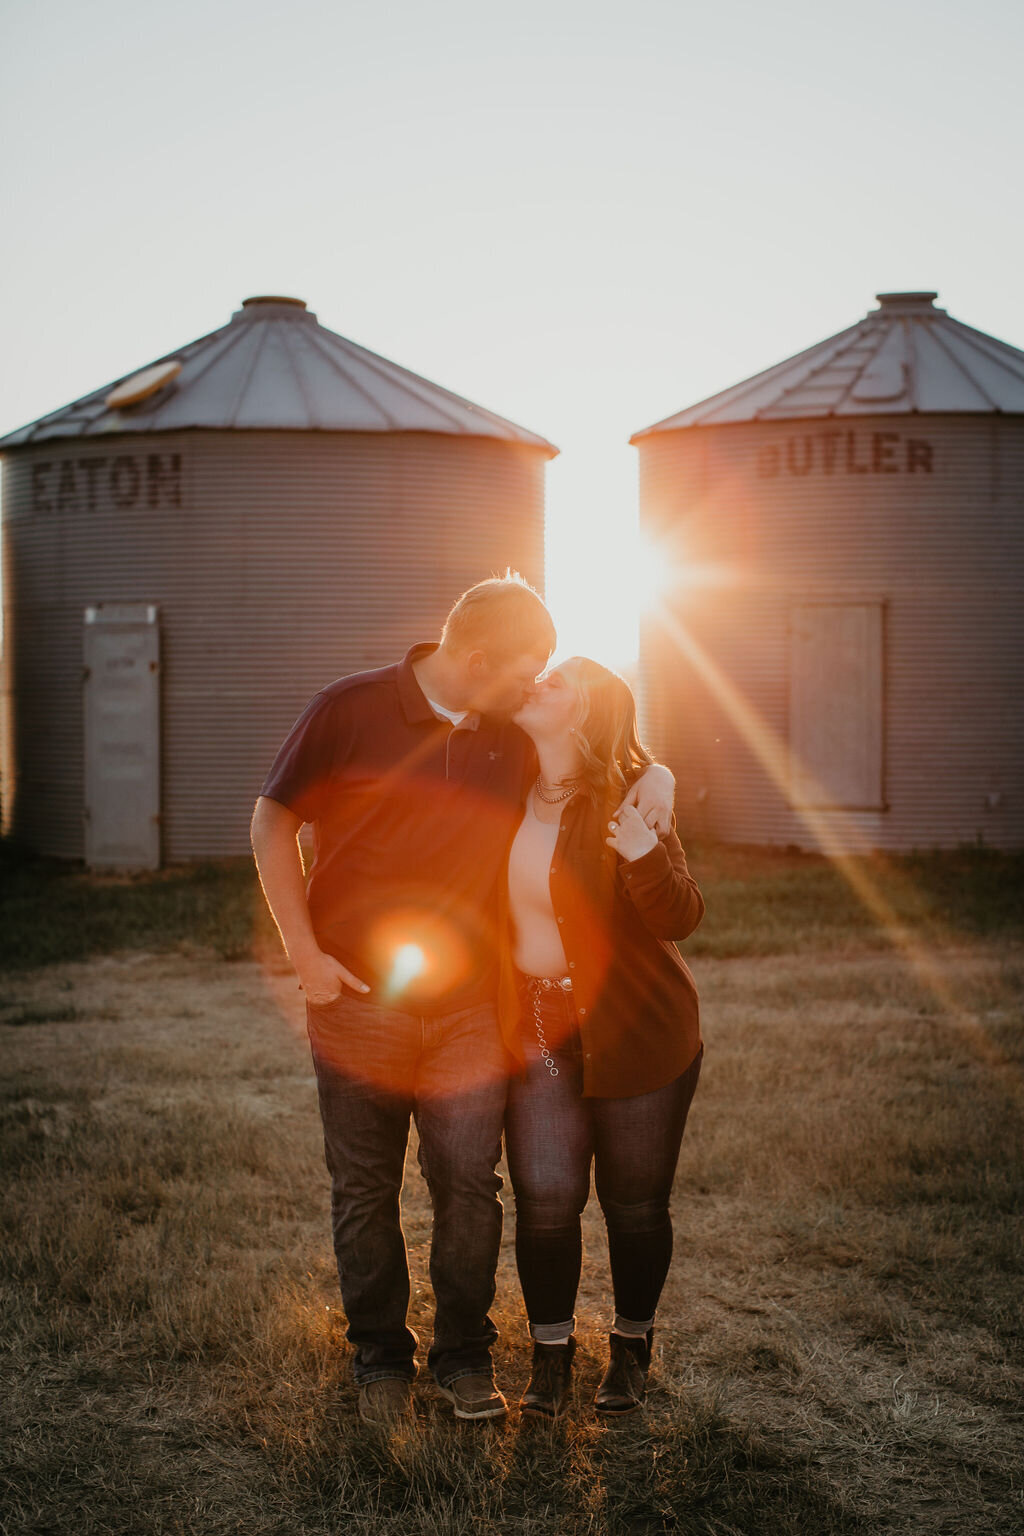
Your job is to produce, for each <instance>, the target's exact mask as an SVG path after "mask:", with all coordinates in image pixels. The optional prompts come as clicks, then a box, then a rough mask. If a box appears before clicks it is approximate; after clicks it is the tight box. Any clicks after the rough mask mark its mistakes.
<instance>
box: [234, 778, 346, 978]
mask: <svg viewBox="0 0 1024 1536" xmlns="http://www.w3.org/2000/svg"><path fill="white" fill-rule="evenodd" d="M301 826H302V818H301V817H300V816H296V814H295V812H294V811H290V810H289V809H288V807H287V806H286V805H281V804H280V803H279V802H278V801H277V800H271V799H269V797H268V796H266V795H261V796H260V798H259V799H258V800H257V801H256V809H255V810H254V811H253V815H252V827H251V829H250V831H251V836H252V851H253V854H254V855H255V858H256V868H257V869H258V871H259V876H260V884H261V885H262V887H263V894H264V896H265V897H266V898H267V906H268V907H269V908H270V913H271V916H272V917H273V919H274V922H275V923H276V924H277V927H278V931H279V932H280V934H281V940H282V942H283V944H284V947H285V950H286V951H287V954H288V958H289V960H290V961H291V962H292V965H293V966H294V967H295V974H296V975H297V976H298V978H299V985H300V987H301V988H302V990H303V991H304V992H305V994H306V997H307V999H308V1001H309V1002H311V1003H314V1004H321V1005H322V1004H324V1003H331V1002H333V1001H334V999H335V998H336V997H339V996H340V994H341V989H342V985H344V986H346V987H351V988H352V990H353V991H354V992H369V990H370V989H369V987H368V986H367V985H366V983H365V982H364V981H360V980H359V978H358V976H353V975H352V972H351V971H348V970H346V969H345V967H344V966H343V965H342V964H341V961H340V960H335V958H334V956H333V955H326V954H324V952H323V950H322V949H321V948H320V946H319V944H318V943H317V941H316V934H315V933H314V932H313V921H312V919H311V917H310V915H309V903H308V901H307V900H306V882H305V878H304V876H303V872H302V855H301V853H300V852H299V842H298V838H299V828H300V827H301Z"/></svg>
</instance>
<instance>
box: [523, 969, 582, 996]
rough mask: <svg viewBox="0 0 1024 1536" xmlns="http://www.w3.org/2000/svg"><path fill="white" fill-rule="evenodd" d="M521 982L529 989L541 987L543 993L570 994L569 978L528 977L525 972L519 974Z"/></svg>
mask: <svg viewBox="0 0 1024 1536" xmlns="http://www.w3.org/2000/svg"><path fill="white" fill-rule="evenodd" d="M519 975H520V978H521V980H523V981H524V982H526V984H527V985H528V986H531V987H543V989H544V991H545V992H558V991H560V992H571V991H572V977H571V976H528V975H527V974H526V972H525V971H520V972H519Z"/></svg>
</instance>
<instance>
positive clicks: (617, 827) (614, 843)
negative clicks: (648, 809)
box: [605, 803, 658, 864]
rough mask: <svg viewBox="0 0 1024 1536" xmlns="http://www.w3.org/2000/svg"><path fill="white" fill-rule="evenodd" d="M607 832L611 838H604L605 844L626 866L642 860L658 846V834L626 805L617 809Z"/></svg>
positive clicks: (636, 812) (633, 808) (632, 807)
mask: <svg viewBox="0 0 1024 1536" xmlns="http://www.w3.org/2000/svg"><path fill="white" fill-rule="evenodd" d="M608 830H609V832H610V833H611V836H610V837H606V838H605V842H606V843H607V844H608V846H609V848H614V849H615V852H616V853H617V854H618V855H619V857H620V858H621V859H625V861H626V863H627V864H631V863H632V862H633V860H634V859H642V858H643V856H644V854H645V853H650V851H651V849H652V848H656V847H657V844H658V834H657V833H656V832H655V831H654V829H653V828H652V827H649V826H648V825H647V823H646V822H645V821H644V819H643V817H642V816H641V815H640V812H639V811H638V810H637V809H636V807H635V806H632V805H629V804H628V803H627V804H625V805H622V806H620V807H619V809H618V811H617V812H616V813H615V820H614V821H610V822H609V823H608Z"/></svg>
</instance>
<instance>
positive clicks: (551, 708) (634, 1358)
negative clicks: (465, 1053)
mask: <svg viewBox="0 0 1024 1536" xmlns="http://www.w3.org/2000/svg"><path fill="white" fill-rule="evenodd" d="M514 718H515V720H516V723H517V724H518V725H520V726H521V727H522V729H523V730H524V731H525V732H526V733H527V735H529V736H530V737H531V738H532V740H533V742H534V745H535V746H536V749H537V759H538V767H539V772H538V774H537V778H536V781H535V783H534V784H533V786H532V788H531V790H530V792H529V794H528V796H527V802H526V807H525V811H524V815H523V820H522V822H521V824H520V827H519V830H518V832H517V833H516V836H515V840H514V842H513V844H512V848H511V852H510V856H509V869H508V906H509V924H508V944H507V953H506V956H505V964H504V966H503V975H502V985H501V1016H502V1028H503V1031H504V1034H505V1042H506V1045H507V1046H508V1048H509V1050H510V1051H511V1052H512V1054H513V1056H514V1057H515V1059H516V1061H517V1062H518V1065H519V1071H518V1074H514V1075H513V1078H512V1082H511V1087H510V1093H509V1103H508V1110H507V1116H506V1144H507V1154H508V1165H509V1171H510V1173H511V1176H512V1184H513V1187H514V1189H515V1197H516V1262H517V1264H518V1268H519V1277H520V1281H521V1284H522V1288H523V1296H524V1298H525V1301H526V1309H527V1314H528V1316H529V1320H530V1332H531V1336H532V1338H533V1371H532V1376H531V1380H530V1385H529V1387H528V1388H527V1391H526V1393H525V1395H524V1396H523V1399H522V1401H521V1403H520V1407H521V1408H522V1410H523V1412H524V1413H528V1414H536V1415H541V1416H544V1417H547V1418H555V1417H557V1416H558V1414H559V1413H560V1412H561V1411H562V1410H563V1408H564V1406H565V1403H566V1400H567V1396H568V1391H569V1384H570V1377H571V1369H572V1357H573V1350H574V1347H575V1344H574V1339H573V1329H574V1325H575V1319H574V1316H573V1309H574V1305H575V1299H576V1291H577V1287H578V1285H579V1278H580V1262H581V1254H582V1244H581V1234H580V1216H581V1214H582V1211H583V1208H584V1206H585V1205H586V1203H587V1198H588V1195H589V1193H590V1169H591V1163H592V1162H593V1164H594V1165H595V1175H596V1187H597V1194H598V1199H599V1200H600V1202H601V1208H602V1211H603V1213H604V1217H605V1222H606V1224H607V1228H608V1250H609V1258H610V1261H611V1274H612V1287H613V1291H614V1297H615V1318H614V1322H613V1325H612V1329H611V1332H610V1335H609V1363H608V1368H607V1370H606V1371H605V1374H604V1378H603V1380H602V1382H601V1385H600V1387H599V1388H598V1391H597V1397H596V1406H597V1409H598V1411H599V1412H601V1413H605V1414H621V1413H628V1412H630V1411H631V1410H633V1409H636V1408H639V1407H640V1405H641V1403H642V1401H643V1398H644V1391H645V1384H646V1378H647V1369H648V1365H649V1363H650V1358H651V1339H652V1334H653V1328H654V1314H655V1310H656V1307H657V1303H658V1298H659V1296H660V1294H661V1289H662V1286H663V1284H664V1281H665V1277H666V1275H667V1273H668V1267H669V1262H670V1259H671V1254H672V1224H671V1219H670V1216H669V1208H668V1201H669V1195H670V1193H671V1189H672V1180H673V1176H674V1174H675V1168H676V1162H677V1159H678V1156H679V1146H680V1142H681V1141H682V1136H683V1129H684V1127H685V1125H686V1116H687V1112H688V1110H689V1107H690V1101H691V1100H692V1098H693V1094H694V1090H695V1089H696V1086H697V1078H698V1076H699V1074H700V1063H701V1054H702V1049H703V1048H702V1045H701V1039H700V1027H699V1023H698V1012H697V991H696V988H695V986H694V984H693V979H692V977H691V976H690V973H689V971H688V970H687V968H686V966H685V965H684V964H683V962H682V960H681V959H680V958H679V954H678V952H677V950H676V949H675V947H674V945H673V944H672V943H671V942H670V941H671V940H672V939H676V938H685V937H686V935H687V934H689V933H692V932H693V930H694V929H695V928H696V927H697V924H698V923H699V922H700V920H701V917H702V915H703V912H704V902H703V900H702V898H701V895H700V892H699V891H698V889H697V886H696V885H695V883H694V881H693V880H692V879H691V877H690V875H689V873H688V872H687V868H686V860H685V858H684V856H683V850H682V848H681V847H680V845H679V841H678V839H677V837H676V836H675V833H674V832H673V833H669V834H668V835H667V836H663V837H661V838H660V839H659V838H658V837H657V836H656V834H655V833H654V832H653V831H651V829H650V828H649V827H648V826H647V825H646V824H645V822H644V821H643V820H642V819H641V817H640V816H639V814H638V813H637V811H636V810H635V809H633V808H632V807H626V808H624V809H623V810H622V812H621V814H620V815H619V816H618V818H617V819H616V818H615V817H614V808H615V807H616V806H618V805H619V803H620V802H621V800H622V797H623V794H624V792H625V791H626V789H627V788H628V787H629V785H630V784H631V783H632V781H633V779H634V778H636V776H637V775H638V774H639V773H641V772H642V771H643V769H644V767H645V766H646V765H647V764H649V763H650V762H651V760H652V759H651V756H650V754H649V753H648V752H647V751H646V749H645V748H644V747H643V746H642V744H641V743H640V740H639V738H638V736H637V730H636V706H635V703H634V699H633V695H632V693H631V692H630V690H629V688H628V687H627V685H626V684H625V683H624V682H623V681H622V679H621V678H620V677H617V676H616V675H615V674H614V673H613V672H609V671H608V670H607V669H606V668H605V667H602V666H599V665H598V663H596V662H593V661H589V660H586V659H583V658H580V657H574V658H573V659H572V660H571V661H567V662H565V663H563V664H562V665H561V666H560V667H556V668H554V669H553V670H552V671H550V672H548V673H547V674H546V675H545V676H544V677H543V678H541V679H540V681H539V682H538V683H537V685H536V687H535V690H534V692H533V694H532V695H531V697H530V698H529V699H528V701H527V702H526V703H525V704H524V705H523V706H522V708H521V709H520V710H519V711H518V713H517V714H516V715H515V717H514Z"/></svg>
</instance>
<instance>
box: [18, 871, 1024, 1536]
mask: <svg viewBox="0 0 1024 1536" xmlns="http://www.w3.org/2000/svg"><path fill="white" fill-rule="evenodd" d="M5 857H6V865H5V868H4V870H3V871H2V873H3V874H4V875H5V876H9V878H7V879H5V882H4V890H5V899H4V901H3V905H2V907H0V921H2V928H3V940H4V943H5V945H6V947H7V954H6V975H5V978H4V980H3V981H2V982H0V1047H2V1050H3V1053H4V1055H3V1059H4V1063H5V1071H4V1076H3V1084H2V1089H0V1093H2V1102H0V1115H2V1126H3V1131H2V1135H3V1166H4V1172H5V1180H4V1190H3V1197H2V1207H0V1210H2V1253H3V1258H2V1261H0V1262H2V1268H0V1276H2V1279H0V1284H2V1293H3V1294H2V1298H0V1307H2V1310H0V1316H2V1319H3V1321H2V1325H0V1326H2V1329H3V1334H4V1358H3V1372H4V1380H3V1383H2V1391H0V1510H2V1512H0V1529H2V1530H3V1531H4V1532H5V1533H11V1536H14V1533H18V1536H22V1533H29V1532H33V1533H50V1532H54V1533H56V1532H65V1531H73V1532H75V1533H76V1536H93V1533H97V1536H98V1533H125V1536H128V1533H149V1532H153V1533H160V1536H165V1533H166V1536H171V1533H190V1536H191V1533H202V1536H205V1533H216V1536H220V1533H225V1536H226V1533H231V1532H243V1531H244V1532H246V1533H247V1536H321V1533H324V1536H326V1533H328V1532H331V1533H335V1532H342V1533H352V1536H371V1533H378V1532H380V1533H387V1536H456V1533H463V1532H464V1533H467V1536H469V1533H472V1536H492V1533H493V1536H497V1533H501V1536H520V1533H522V1536H555V1533H559V1536H583V1533H605V1532H607V1533H612V1536H617V1533H623V1536H624V1533H627V1532H641V1533H655V1532H686V1533H690V1532H693V1533H698V1536H705V1533H706V1536H735V1533H769V1536H771V1533H776V1532H778V1533H797V1532H799V1533H800V1536H819V1533H820V1536H829V1533H837V1536H838V1533H843V1536H846V1533H854V1532H857V1533H865V1536H874V1533H890V1532H892V1533H897V1532H915V1533H917V1532H922V1533H925V1532H926V1533H947V1532H948V1533H949V1536H954V1533H955V1536H961V1533H979V1536H981V1533H985V1536H1003V1533H1006V1536H1010V1533H1013V1536H1018V1533H1019V1531H1020V1530H1021V1527H1022V1525H1024V1478H1022V1474H1021V1470H1020V1463H1021V1454H1020V1452H1021V1445H1022V1441H1024V1433H1022V1432H1024V1412H1022V1400H1024V1390H1022V1389H1024V1371H1022V1347H1021V1346H1022V1340H1021V1292H1022V1286H1021V1274H1022V1269H1024V1265H1022V1257H1024V1254H1022V1224H1021V1215H1022V1206H1024V1199H1022V1195H1024V1092H1022V1065H1024V1028H1022V1018H1021V996H1022V991H1024V987H1022V983H1024V933H1022V931H1021V909H1022V902H1021V864H1022V861H1021V860H1018V859H1008V858H1000V857H999V856H997V855H992V854H986V853H984V852H982V851H970V852H965V853H964V854H961V855H949V856H943V857H939V856H932V857H930V858H921V859H919V860H904V861H899V862H898V863H896V864H892V863H890V864H882V863H881V862H878V863H875V862H872V863H871V864H870V865H865V866H864V868H863V869H862V870H861V877H862V878H863V879H865V880H869V881H870V882H871V884H872V888H873V889H874V890H875V891H876V892H877V893H878V897H879V900H878V903H877V904H876V907H875V912H874V915H870V914H868V913H866V911H865V909H864V908H863V906H862V905H861V903H860V902H859V901H858V900H856V899H855V898H854V897H852V896H851V895H850V894H849V892H848V890H847V888H846V887H845V885H844V884H843V882H842V881H841V880H838V879H837V878H836V876H835V875H834V873H833V872H831V871H830V870H829V868H828V866H827V865H825V864H824V863H823V862H822V861H820V860H815V859H810V858H808V857H807V856H801V855H795V854H786V853H779V854H764V853H757V852H755V851H753V850H715V849H707V850H698V851H696V852H693V853H692V854H691V863H692V866H693V868H694V871H695V873H696V874H697V875H698V878H699V879H701V881H702V884H703V885H704V887H705V889H706V893H707V895H708V900H709V917H708V920H707V924H706V927H705V928H704V929H703V930H702V931H701V933H700V934H699V935H697V936H696V938H695V940H694V941H693V942H691V944H689V945H688V946H687V947H686V949H687V954H688V956H689V957H690V958H691V959H692V962H693V968H694V970H695V973H696V975H697V978H698V981H699V984H700V987H701V992H702V998H703V1006H704V1017H705V1033H706V1037H707V1057H706V1063H705V1070H704V1074H703V1077H702V1082H701V1086H700V1090H699V1092H698V1096H697V1100H696V1101H695V1105H694V1109H693V1112H692V1115H691V1120H690V1126H689V1129H688V1131H687V1137H686V1142H685V1144H684V1149H683V1156H682V1160H681V1164H680V1170H679V1176H678V1180H677V1185H676V1193H675V1215H676V1233H677V1238H676V1259H675V1263H674V1266H673V1270H672V1274H671V1276H670V1280H669V1285H668V1287H667V1290H666V1294H665V1297H664V1300H663V1306H662V1311H661V1316H660V1319H659V1331H658V1335H657V1339H656V1362H655V1368H654V1372H653V1376H652V1391H651V1394H650V1399H649V1405H648V1408H647V1411H646V1413H645V1414H644V1415H643V1416H642V1417H639V1416H638V1417H637V1418H636V1419H634V1420H632V1421H626V1422H622V1423H619V1424H604V1423H602V1422H599V1421H598V1420H596V1419H595V1418H594V1416H593V1415H592V1413H591V1411H590V1408H589V1402H590V1398H591V1396H592V1394H593V1389H594V1387H595V1385H596V1382H597V1379H598V1376H599V1374H600V1370H601V1367H602V1363H603V1360H602V1355H603V1329H604V1328H605V1327H606V1326H607V1318H608V1300H609V1296H608V1285H607V1278H606V1254H605V1247H604V1243H603V1238H602V1233H601V1230H600V1222H599V1220H597V1219H595V1214H594V1212H590V1213H588V1221H587V1234H586V1240H587V1254H586V1260H585V1267H584V1283H583V1291H582V1295H581V1298H580V1305H579V1308H578V1311H579V1318H580V1325H581V1333H580V1340H581V1348H580V1354H579V1356H578V1359H579V1361H580V1369H579V1372H578V1378H579V1381H578V1396H577V1400H576V1401H575V1403H574V1406H573V1410H572V1412H571V1414H570V1415H569V1417H568V1418H567V1419H566V1420H565V1421H563V1422H561V1423H559V1424H558V1425H556V1426H553V1427H545V1426H531V1425H529V1424H527V1423H525V1422H522V1421H520V1419H519V1417H518V1415H517V1414H515V1413H513V1414H511V1415H510V1416H509V1418H508V1420H506V1421H504V1422H503V1423H502V1424H499V1425H494V1426H483V1427H481V1426H473V1425H458V1424H456V1423H455V1422H454V1421H453V1420H452V1419H451V1417H450V1408H449V1407H448V1406H447V1405H446V1404H444V1403H443V1402H442V1401H441V1400H440V1399H439V1397H438V1396H437V1394H436V1393H435V1392H434V1390H433V1389H432V1387H431V1386H430V1385H429V1383H428V1382H427V1381H426V1380H425V1379H424V1378H421V1381H420V1383H419V1385H418V1386H417V1389H416V1390H417V1409H418V1415H419V1425H418V1429H417V1431H416V1432H415V1433H412V1434H406V1435H402V1436H395V1435H387V1434H378V1433H375V1432H372V1431H370V1430H368V1429H367V1428H366V1427H365V1426H363V1425H362V1424H361V1423H360V1421H359V1420H358V1418H357V1417H356V1416H355V1412H354V1406H355V1392H354V1388H353V1386H352V1384H351V1381H350V1377H349V1371H348V1366H347V1361H346V1347H345V1345H344V1341H343V1331H344V1323H343V1319H342V1318H341V1316H340V1315H339V1313H338V1310H337V1304H338V1303H337V1284H336V1279H335V1276H334V1274H333V1267H332V1260H331V1255H330V1249H329V1240H328V1219H327V1187H326V1175H325V1172H324V1169H323V1164H322V1157H321V1149H320V1137H319V1122H318V1118H317V1113H316V1105H315V1090H314V1086H313V1083H312V1074H311V1068H310V1064H309V1059H308V1050H307V1047H306V1044H305V1040H304V1035H303V1027H302V1011H301V999H300V997H299V994H298V993H297V991H296V989H295V984H294V981H293V980H291V979H290V977H289V976H288V975H287V974H286V972H285V970H284V967H283V965H282V964H281V962H280V961H279V959H278V958H277V955H276V951H275V949H274V946H273V942H272V939H271V936H270V935H269V932H268V929H267V926H266V924H265V923H264V921H263V919H262V917H261V916H260V914H259V907H258V903H257V901H256V898H255V894H254V891H253V887H252V879H251V874H250V873H249V871H248V870H247V869H246V868H244V867H243V866H240V865H239V866H234V865H225V866H217V867H211V868H209V869H205V870H200V871H170V872H166V873H165V874H162V875H161V876H158V877H153V878H150V879H147V880H138V881H112V880H108V881H100V880H96V879H90V878H89V877H86V876H84V875H82V874H81V873H76V872H67V871H61V870H59V869H57V868H55V867H50V866H46V865H40V864H37V863H32V862H22V861H18V860H16V859H13V858H12V857H11V856H9V855H7V856H5ZM883 912H887V913H888V914H889V915H890V917H891V918H895V919H896V920H898V924H899V925H900V926H899V927H898V929H896V930H893V929H892V928H888V929H887V928H886V926H885V923H884V921H883V920H882V917H881V916H880V914H882V913H883ZM894 933H895V935H896V936H895V937H894ZM506 1208H507V1213H508V1220H507V1223H506V1242H505V1247H504V1250H503V1257H502V1264H501V1268H500V1272H499V1289H498V1303H497V1308H496V1316H497V1319H498V1322H499V1325H500V1327H501V1330H502V1337H501V1341H500V1344H499V1347H498V1372H499V1378H500V1380H501V1381H502V1383H503V1384H504V1385H505V1387H506V1389H507V1390H508V1391H509V1392H510V1393H511V1394H517V1393H518V1392H519V1391H520V1390H521V1389H522V1387H523V1386H524V1385H525V1379H526V1374H527V1347H526V1341H525V1325H524V1319H523V1312H522V1306H521V1302H520V1299H519V1295H518V1290H517V1286H516V1281H515V1273H514V1267H513V1265H512V1259H511V1227H512V1206H511V1199H510V1197H509V1196H508V1194H507V1192H506ZM405 1218H406V1228H407V1233H408V1237H409V1244H410V1259H411V1264H412V1268H413V1273H414V1280H415V1296H414V1305H413V1312H414V1316H413V1326H414V1327H416V1328H417V1330H418V1331H419V1332H420V1334H421V1337H423V1338H426V1337H428V1336H429V1327H430V1292H429V1287H428V1285H427V1282H426V1242H427V1239H428V1234H429V1206H428V1203H427V1201H426V1198H425V1192H424V1188H423V1185H422V1183H421V1181H420V1178H419V1175H418V1173H417V1172H416V1171H415V1164H414V1162H413V1163H411V1164H410V1170H409V1174H408V1178H407V1185H406V1192H405Z"/></svg>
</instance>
